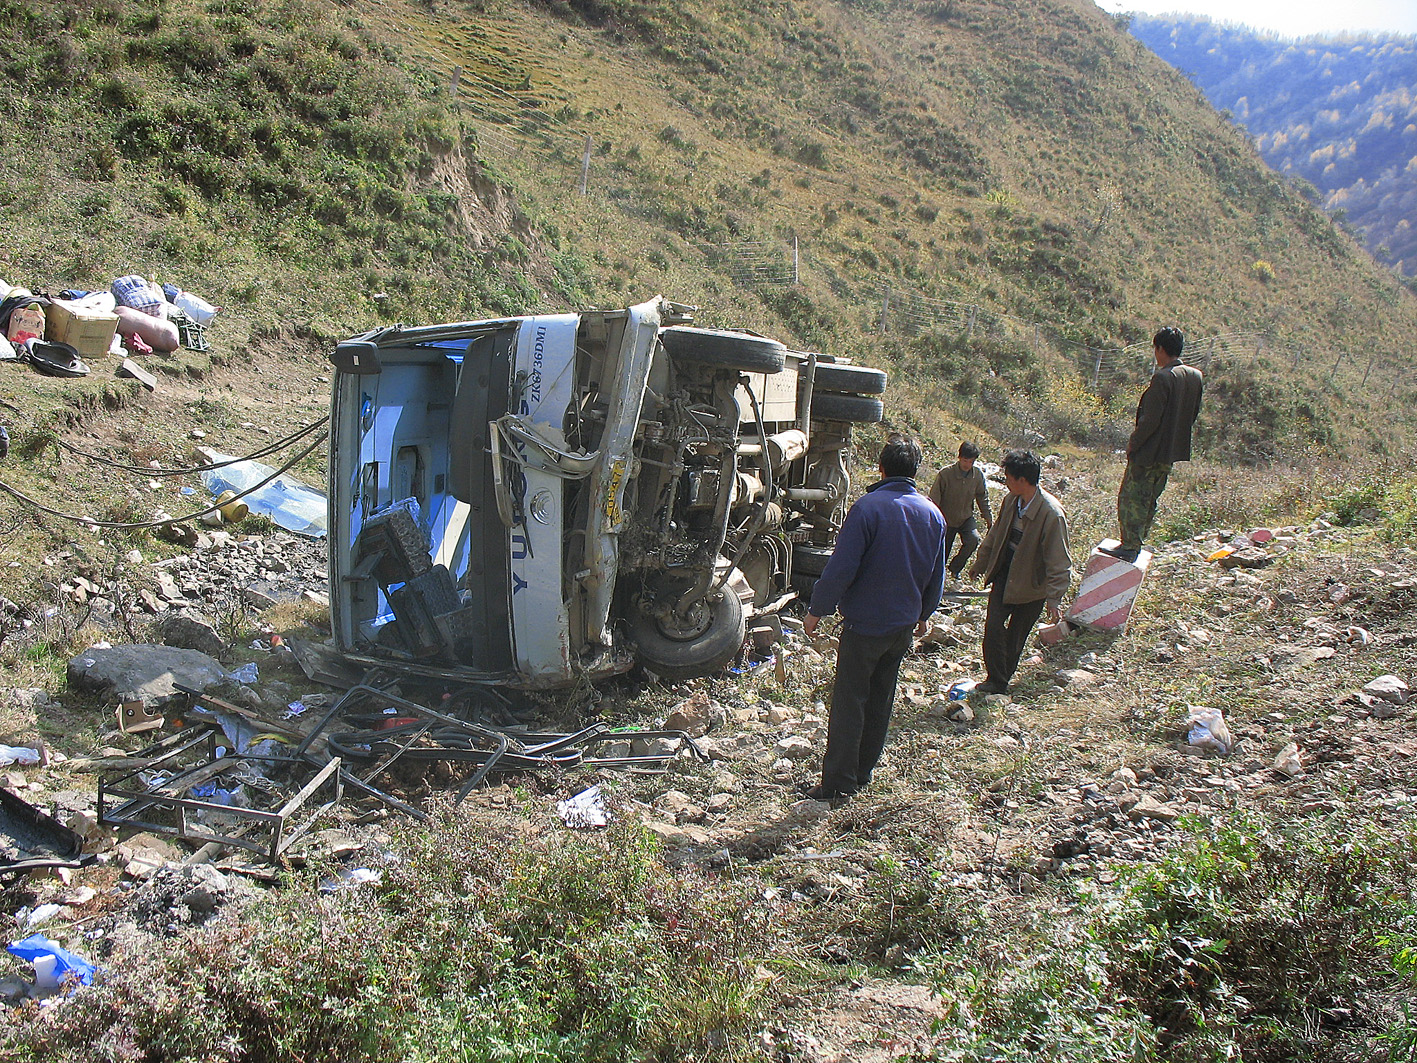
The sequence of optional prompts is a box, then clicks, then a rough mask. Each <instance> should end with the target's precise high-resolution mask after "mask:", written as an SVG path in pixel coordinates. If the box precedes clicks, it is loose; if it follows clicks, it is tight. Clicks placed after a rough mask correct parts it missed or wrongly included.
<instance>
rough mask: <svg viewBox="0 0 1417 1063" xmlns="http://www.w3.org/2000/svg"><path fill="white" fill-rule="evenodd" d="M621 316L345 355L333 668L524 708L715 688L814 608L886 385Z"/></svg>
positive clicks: (336, 465)
mask: <svg viewBox="0 0 1417 1063" xmlns="http://www.w3.org/2000/svg"><path fill="white" fill-rule="evenodd" d="M692 313H693V308H691V307H686V306H682V305H679V304H676V303H672V302H669V301H667V300H665V299H663V298H656V299H652V300H650V301H649V302H645V303H642V304H640V305H638V306H633V307H630V308H628V309H620V310H587V311H584V312H581V313H567V314H547V315H534V316H526V317H514V318H499V319H495V320H488V321H469V322H461V323H457V324H446V325H430V326H422V327H404V326H394V327H390V328H384V329H379V330H376V331H373V332H367V333H364V334H363V335H360V336H357V337H354V338H352V339H349V340H346V341H344V342H342V343H340V344H338V346H337V347H336V349H335V350H334V352H333V353H332V355H331V361H332V362H333V364H334V366H335V369H336V373H335V376H334V387H333V400H332V407H331V421H330V464H329V470H330V482H329V507H330V508H329V542H330V565H329V580H330V603H331V618H332V622H333V628H334V638H335V642H336V645H337V647H338V649H339V651H340V652H341V653H342V654H343V655H344V656H346V657H348V658H351V659H353V660H355V661H358V662H362V663H364V664H366V665H368V666H371V667H372V666H377V665H390V664H395V665H397V666H398V667H400V668H402V669H405V670H408V671H412V672H414V673H418V674H423V675H426V676H428V677H431V678H444V679H447V680H450V681H455V682H456V681H462V682H474V683H476V682H481V683H497V684H506V685H510V686H517V687H522V688H526V689H539V688H548V687H555V686H559V685H563V684H567V683H571V682H573V681H575V680H577V679H578V678H580V677H587V678H590V679H595V678H599V677H602V676H606V675H610V674H613V673H616V672H621V671H625V670H626V669H628V668H630V667H632V666H633V665H634V664H635V663H636V662H638V663H640V664H642V665H643V666H644V667H645V668H646V669H648V670H649V671H651V672H653V673H654V674H655V675H657V676H659V677H660V678H662V679H665V680H680V679H687V678H691V677H694V676H699V675H707V674H710V673H713V672H715V671H717V670H720V669H722V668H723V667H725V665H727V664H728V663H730V662H731V661H733V659H734V658H735V657H736V656H737V654H738V653H739V652H740V649H741V647H742V645H743V642H744V636H745V621H746V620H747V619H750V618H751V617H752V616H753V615H754V614H755V613H756V612H758V611H768V610H773V609H776V608H779V607H780V606H781V605H782V604H783V603H784V602H786V601H788V600H790V598H791V595H792V592H793V591H794V590H796V591H799V592H804V593H805V592H807V591H809V590H810V587H811V584H812V583H813V582H814V581H815V579H816V577H817V575H818V574H819V573H820V572H821V570H822V567H823V565H824V564H825V562H826V559H827V558H828V557H829V556H830V554H831V549H832V545H833V543H834V541H835V535H836V531H837V529H838V528H839V526H840V521H841V519H842V517H843V515H844V513H845V509H846V503H847V497H848V493H849V490H850V476H849V473H848V453H849V447H850V433H851V424H852V423H854V422H876V421H879V420H881V417H882V404H881V400H880V398H878V397H877V396H879V395H880V394H881V393H882V392H883V391H884V389H885V383H886V376H885V373H883V372H881V371H880V370H877V369H872V368H868V367H864V366H856V365H850V364H847V363H845V362H843V361H837V360H834V359H832V358H830V357H829V356H826V355H821V354H812V353H802V352H797V351H790V350H788V349H787V348H786V347H785V346H784V345H783V344H781V343H779V342H777V341H776V340H772V339H768V338H766V337H763V336H759V335H755V334H752V333H749V332H735V331H724V330H714V329H703V328H695V327H692V326H691V324H690V322H691V321H692V319H693V318H692Z"/></svg>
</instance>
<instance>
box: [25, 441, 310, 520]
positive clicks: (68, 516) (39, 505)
mask: <svg viewBox="0 0 1417 1063" xmlns="http://www.w3.org/2000/svg"><path fill="white" fill-rule="evenodd" d="M324 441H325V437H324V436H321V437H319V438H318V439H316V440H315V442H313V443H311V444H310V445H309V446H308V447H306V448H305V449H304V450H302V451H301V452H300V453H299V454H297V455H295V457H293V458H291V459H290V460H289V461H288V462H286V463H285V464H284V465H282V466H281V467H280V468H279V469H277V470H276V471H275V472H273V473H271V474H270V475H269V476H267V477H266V478H265V479H264V480H262V481H261V482H260V483H258V484H256V485H255V486H254V487H248V488H247V489H246V490H244V491H242V492H240V493H239V494H236V495H233V496H232V497H231V498H228V499H227V500H226V501H225V502H222V503H221V504H220V505H218V504H217V503H215V502H213V503H212V504H211V505H210V506H207V507H206V508H205V509H199V510H197V511H196V512H194V513H187V514H184V515H183V516H180V517H168V518H167V519H166V520H145V521H137V522H133V523H127V522H123V521H113V520H95V519H94V518H92V517H80V516H77V515H75V514H73V513H65V512H63V511H62V510H58V509H51V508H50V507H49V506H46V505H45V504H44V503H43V502H39V501H36V500H35V499H33V498H31V497H30V496H29V495H27V494H25V493H24V492H23V491H21V490H19V489H18V488H14V487H11V486H10V485H9V484H7V483H5V482H4V481H3V480H0V491H4V492H5V493H6V494H8V495H12V496H13V497H15V498H17V499H19V500H20V501H21V502H24V503H26V504H27V505H30V506H33V507H34V508H35V509H37V510H39V511H40V512H42V513H48V514H49V515H50V516H52V517H58V518H60V519H61V520H71V521H73V522H74V523H76V524H83V525H86V526H87V527H90V528H114V529H117V530H120V531H136V530H138V529H140V528H161V527H162V526H163V525H166V524H182V523H184V522H186V521H189V520H196V519H197V518H198V517H202V516H205V515H206V514H208V513H215V512H216V511H217V510H218V509H220V508H221V507H222V506H225V505H227V504H229V503H231V502H235V501H237V500H238V499H242V498H245V497H246V496H247V495H249V494H253V493H255V492H256V491H259V490H260V489H261V488H263V487H265V486H266V485H267V484H269V483H271V482H272V481H273V480H275V479H276V478H277V477H279V476H280V475H281V474H282V473H285V472H289V471H290V470H291V469H292V468H293V467H294V466H295V465H296V464H297V463H298V462H300V461H301V460H302V459H303V458H305V456H306V455H308V454H310V453H312V452H313V451H314V450H315V448H316V447H318V446H320V445H321V444H322V443H324ZM241 460H245V459H241Z"/></svg>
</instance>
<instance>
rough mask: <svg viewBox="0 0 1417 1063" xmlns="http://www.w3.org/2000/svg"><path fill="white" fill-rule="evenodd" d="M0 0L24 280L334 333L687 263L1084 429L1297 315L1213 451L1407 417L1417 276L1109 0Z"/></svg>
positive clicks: (1218, 417)
mask: <svg viewBox="0 0 1417 1063" xmlns="http://www.w3.org/2000/svg"><path fill="white" fill-rule="evenodd" d="M0 14H3V16H4V17H5V19H6V22H7V25H9V26H11V27H12V32H11V33H10V34H9V35H8V36H7V39H6V41H5V42H4V43H3V45H0V69H3V72H4V73H3V78H4V82H5V88H6V91H5V92H4V93H3V94H0V114H3V117H4V119H5V122H6V126H7V128H8V129H9V130H10V135H9V136H8V137H7V138H6V139H5V143H4V145H3V147H0V174H3V178H4V180H3V182H0V188H3V191H0V204H2V205H3V207H4V209H5V211H6V214H7V216H8V217H10V218H11V219H12V224H13V226H14V227H15V228H14V230H13V236H12V239H11V240H10V241H8V242H7V249H6V250H5V252H3V253H0V277H3V278H5V279H6V280H9V281H11V282H13V283H24V284H27V285H30V286H48V287H51V288H59V287H66V286H74V287H90V286H99V285H102V284H104V283H106V282H107V280H108V279H110V278H111V277H112V276H113V275H116V274H119V273H123V272H128V271H130V270H138V271H141V272H145V273H150V274H153V275H155V276H157V277H159V278H160V279H164V280H173V281H176V282H177V283H179V284H180V285H181V286H183V287H187V288H191V289H193V290H195V291H198V292H201V293H203V294H205V295H206V296H207V297H208V298H210V299H212V300H213V301H216V302H221V303H224V304H225V305H226V306H227V308H228V311H229V313H228V318H227V320H228V322H231V323H239V322H244V323H246V324H248V325H255V326H257V327H259V328H262V329H268V328H271V327H274V326H276V325H280V324H286V323H288V324H293V325H296V326H298V327H301V328H307V329H311V330H313V332H314V333H315V334H316V335H320V336H333V335H338V334H340V333H343V332H348V331H351V330H354V329H360V328H364V327H368V326H369V325H371V324H374V323H377V322H379V321H398V320H404V321H431V320H437V319H447V318H455V317H466V316H470V315H475V314H485V313H501V312H519V311H522V310H527V309H535V308H543V307H564V306H566V305H568V304H576V303H585V302H595V303H601V304H605V303H612V302H621V301H623V300H627V299H632V298H639V297H643V296H645V295H648V294H650V293H652V292H654V291H664V292H666V293H668V294H670V295H672V296H673V297H675V298H679V299H681V300H685V301H691V302H697V303H701V304H703V305H704V306H705V307H707V308H708V310H707V317H708V319H709V320H711V321H714V322H720V323H726V322H731V323H734V324H741V325H748V326H752V327H757V328H759V329H762V330H764V331H770V332H773V333H775V334H780V335H783V336H784V337H785V338H787V339H789V340H792V341H795V342H797V343H799V344H803V345H818V346H822V347H827V348H830V349H833V350H836V351H839V352H842V353H850V354H855V355H858V356H862V357H865V358H869V359H871V360H874V361H878V362H882V363H885V364H891V365H894V366H897V367H900V368H902V369H905V370H907V375H908V373H909V371H910V370H911V367H914V370H913V371H914V373H915V374H916V376H917V378H918V379H920V380H924V381H928V382H931V383H933V384H936V385H941V384H942V385H944V390H942V391H941V392H940V394H939V395H937V396H932V402H953V403H958V404H960V409H961V411H962V412H965V413H967V414H971V415H977V416H979V417H983V418H985V419H986V420H987V419H989V418H990V417H994V418H995V419H996V420H997V424H991V427H995V428H997V429H998V430H999V431H1000V432H1001V433H1003V434H1005V435H1008V436H1010V437H1020V436H1021V435H1022V434H1023V432H1024V431H1025V430H1026V429H1033V430H1039V429H1043V431H1042V434H1044V435H1046V436H1048V437H1050V438H1053V439H1057V438H1063V437H1071V438H1073V439H1074V440H1075V441H1078V442H1082V443H1087V444H1092V445H1097V444H1108V443H1111V442H1113V441H1114V440H1115V438H1116V436H1117V434H1118V431H1119V426H1121V425H1123V424H1124V422H1125V420H1126V417H1127V415H1128V408H1129V406H1130V402H1131V397H1132V395H1133V394H1134V392H1135V389H1136V387H1137V385H1138V384H1139V383H1140V381H1141V380H1142V379H1143V378H1144V373H1145V359H1144V355H1143V356H1133V354H1130V353H1129V354H1128V355H1127V356H1125V357H1122V356H1121V355H1120V352H1121V351H1122V349H1123V348H1125V347H1127V346H1128V345H1129V344H1134V343H1137V342H1139V341H1143V340H1145V338H1146V337H1148V336H1149V335H1150V334H1151V332H1152V331H1153V330H1154V328H1155V327H1156V326H1157V325H1159V324H1160V323H1163V322H1177V323H1179V324H1180V325H1181V326H1182V327H1183V328H1184V329H1186V331H1187V332H1188V333H1190V334H1191V335H1192V336H1194V337H1212V336H1219V335H1229V334H1233V333H1247V334H1249V333H1265V334H1267V335H1268V337H1269V342H1270V349H1271V350H1272V351H1273V352H1274V353H1273V354H1272V355H1271V356H1268V357H1266V358H1260V359H1257V360H1256V359H1253V358H1252V359H1247V360H1239V361H1236V362H1235V364H1230V365H1226V364H1217V365H1216V366H1214V369H1215V374H1214V375H1215V386H1214V388H1213V392H1212V402H1211V404H1210V407H1209V411H1208V415H1207V421H1208V424H1207V425H1206V426H1204V427H1203V433H1204V434H1205V436H1206V439H1207V444H1208V446H1210V448H1211V449H1212V450H1213V451H1215V452H1218V453H1230V454H1232V455H1235V456H1241V457H1247V458H1251V459H1254V458H1259V459H1265V458H1272V457H1275V456H1277V455H1279V454H1282V453H1284V452H1287V451H1292V450H1294V449H1296V448H1300V447H1303V446H1307V445H1312V444H1318V445H1333V444H1339V445H1343V444H1347V443H1350V442H1353V441H1355V440H1361V441H1362V443H1363V444H1364V446H1365V447H1366V446H1371V447H1373V448H1374V449H1377V450H1379V451H1383V450H1387V451H1391V450H1392V449H1394V448H1401V447H1402V446H1403V445H1404V443H1405V440H1406V438H1407V434H1408V431H1409V425H1408V423H1407V418H1406V415H1405V414H1403V415H1401V416H1399V417H1397V418H1393V417H1390V416H1389V411H1390V410H1391V409H1393V408H1397V409H1399V410H1404V411H1405V410H1406V409H1409V408H1410V407H1411V405H1412V404H1411V401H1410V400H1411V398H1412V396H1411V394H1410V390H1411V388H1410V384H1406V383H1405V382H1404V381H1403V380H1402V379H1401V377H1400V376H1399V375H1398V374H1399V371H1400V369H1401V368H1402V363H1401V362H1400V361H1399V352H1400V351H1401V346H1400V344H1399V338H1400V337H1405V336H1406V335H1409V334H1410V333H1411V332H1412V330H1413V327H1414V325H1417V300H1414V298H1413V296H1412V295H1411V294H1410V293H1408V292H1405V291H1403V290H1402V289H1401V288H1400V286H1399V285H1398V284H1397V283H1396V281H1395V280H1394V279H1393V278H1392V277H1391V276H1389V275H1387V274H1385V273H1384V272H1383V271H1381V270H1379V269H1377V268H1375V267H1374V265H1373V263H1372V262H1371V261H1369V260H1368V259H1367V257H1366V256H1365V255H1363V254H1362V253H1361V252H1360V251H1359V250H1358V249H1357V248H1356V246H1355V245H1354V243H1353V242H1352V241H1351V240H1350V239H1349V238H1348V237H1347V236H1346V235H1345V234H1344V233H1342V232H1341V231H1338V230H1336V229H1335V228H1334V227H1333V226H1332V225H1331V224H1330V223H1329V222H1328V220H1327V219H1326V218H1325V217H1324V216H1323V215H1322V214H1321V213H1320V212H1319V211H1318V210H1316V209H1315V208H1314V207H1312V206H1311V205H1309V204H1308V203H1306V202H1305V201H1304V200H1303V199H1302V198H1300V197H1299V196H1296V195H1295V194H1294V193H1293V192H1292V191H1290V189H1289V188H1288V187H1287V186H1286V185H1285V184H1284V183H1283V182H1281V181H1279V180H1278V179H1277V178H1275V177H1274V176H1273V175H1272V174H1270V173H1269V172H1268V171H1267V170H1266V169H1265V168H1264V166H1263V164H1262V162H1261V161H1260V159H1259V158H1258V156H1257V155H1256V154H1255V152H1254V150H1253V149H1252V148H1251V146H1250V145H1249V144H1248V143H1247V142H1246V140H1245V139H1244V137H1243V136H1242V135H1241V134H1239V133H1238V132H1237V131H1235V130H1234V129H1232V128H1231V127H1230V126H1229V125H1228V124H1227V123H1226V122H1224V121H1223V120H1222V119H1221V118H1220V117H1219V116H1218V115H1216V114H1215V112H1214V111H1212V110H1211V109H1210V108H1209V106H1208V105H1206V104H1205V102H1204V100H1203V99H1202V98H1201V97H1200V95H1199V94H1198V93H1197V91H1196V90H1195V89H1194V88H1193V87H1192V86H1191V85H1190V84H1189V83H1188V82H1187V81H1186V80H1185V79H1184V78H1182V77H1181V76H1180V75H1179V74H1177V73H1176V72H1174V71H1173V70H1171V69H1170V68H1169V67H1167V66H1166V65H1165V64H1164V63H1162V62H1161V61H1159V60H1158V59H1157V58H1156V57H1155V56H1153V55H1151V54H1150V53H1149V52H1148V51H1147V50H1146V49H1145V48H1144V47H1143V46H1141V45H1140V44H1139V43H1138V42H1136V41H1135V40H1133V39H1132V38H1131V37H1130V36H1128V35H1127V34H1126V33H1125V32H1124V31H1123V29H1122V27H1121V26H1119V25H1118V24H1117V23H1115V22H1114V21H1113V20H1111V19H1110V18H1108V17H1106V16H1105V15H1103V14H1102V13H1100V12H1099V11H1097V10H1096V9H1095V8H1094V6H1093V5H1092V4H1090V3H1087V2H1086V0H1034V2H1031V3H1027V4H1022V5H1014V4H1004V3H999V2H995V0H928V2H920V3H911V2H895V3H881V2H854V3H844V4H840V3H827V2H823V0H780V2H776V3H772V4H768V5H763V4H761V3H753V4H748V3H746V2H742V3H739V2H733V0H721V2H718V3H714V4H710V5H699V6H696V7H695V8H693V9H692V10H689V11H685V10H682V9H681V8H680V7H679V6H678V5H673V4H670V3H668V2H658V0H625V2H617V0H606V2H590V0H583V2H561V0H555V2H548V3H542V2H533V3H531V4H527V5H514V4H510V3H503V2H500V0H484V2H477V3H466V2H439V3H434V4H412V3H407V4H405V3H401V2H395V0H391V2H388V3H384V4H379V5H374V6H360V7H356V6H353V5H342V4H337V3H330V2H325V0H291V2H267V0H253V2H251V3H247V4H241V5H229V4H219V3H212V4H202V3H194V2H184V0H173V2H170V3H166V4H162V5H157V6H145V7H136V6H133V5H124V4H117V3H68V4H65V3H59V4H48V5H40V4H35V3H15V2H12V0H6V2H5V3H3V4H0ZM587 149H588V165H586V166H585V168H584V169H583V162H585V161H587ZM583 178H584V180H585V186H586V194H584V195H582V194H580V190H579V186H580V184H581V181H582V179H583ZM794 279H795V282H796V283H793V281H794ZM1006 326H1007V327H1006ZM1098 352H1110V353H1109V354H1108V357H1107V358H1105V359H1097V360H1096V361H1094V358H1093V355H1094V354H1095V353H1098ZM1080 366H1082V367H1085V368H1084V369H1083V370H1082V371H1081V373H1080V372H1079V367H1080ZM1104 366H1105V369H1106V371H1105V372H1100V371H1099V369H1100V368H1102V367H1104ZM1334 366H1336V368H1331V367H1334ZM1360 381H1361V382H1362V385H1361V386H1360V383H1359V382H1360ZM1084 385H1085V386H1084ZM1080 392H1081V393H1084V394H1081V395H1080ZM1080 400H1081V401H1080ZM897 405H898V406H900V405H901V404H900V403H897ZM1000 410H1006V411H1008V415H1007V416H1006V417H998V416H997V411H1000ZM1222 425H1223V426H1224V427H1225V430H1224V431H1219V430H1218V429H1219V428H1220V426H1222Z"/></svg>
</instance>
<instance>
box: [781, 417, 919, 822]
mask: <svg viewBox="0 0 1417 1063" xmlns="http://www.w3.org/2000/svg"><path fill="white" fill-rule="evenodd" d="M919 468H920V446H919V445H918V444H917V443H916V442H915V441H914V440H911V439H901V438H892V439H891V441H890V442H889V443H887V444H886V446H885V449H884V450H882V451H881V479H880V481H879V482H877V483H874V484H872V485H871V486H870V487H868V488H866V493H865V494H864V495H863V496H862V497H861V498H860V499H859V500H858V501H857V502H856V504H855V505H854V506H852V507H851V511H850V512H849V513H847V515H846V520H845V521H843V522H842V526H841V532H840V533H839V534H838V535H837V537H836V550H835V551H834V552H833V553H832V556H831V560H830V561H828V562H827V565H826V568H825V569H823V570H822V574H821V576H820V577H819V578H818V579H817V583H816V586H815V587H814V588H813V589H812V604H811V607H810V608H809V609H808V612H807V619H806V621H805V622H804V623H803V625H802V630H803V632H804V633H805V634H806V635H807V637H808V638H811V637H812V636H813V635H814V634H815V633H816V630H817V624H818V623H819V622H820V620H821V618H822V617H824V616H831V615H832V614H833V613H835V612H836V611H837V608H838V607H840V609H841V615H842V625H841V638H840V640H839V643H838V647H837V656H836V681H835V683H834V685H833V686H832V705H831V717H830V719H829V720H828V723H827V752H826V756H825V757H823V758H822V778H821V781H820V782H818V783H817V784H816V785H814V786H810V787H806V788H805V789H804V791H803V792H804V793H805V795H806V796H807V797H809V798H811V799H812V800H814V801H830V800H835V799H838V798H843V797H849V796H851V795H852V794H854V793H855V792H856V791H857V790H859V789H861V788H862V787H863V786H865V785H866V784H867V783H869V782H870V781H871V772H872V770H873V769H874V768H875V766H876V762H877V761H878V760H880V758H881V751H882V750H883V749H884V748H885V745H886V731H887V729H888V728H889V726H890V719H891V709H892V707H893V706H894V705H895V684H896V677H897V676H898V675H899V673H900V662H901V660H902V659H903V658H904V657H905V655H906V653H907V651H909V649H910V644H911V635H912V633H916V634H924V631H925V622H926V620H928V619H929V617H930V614H931V613H933V612H934V611H935V607H936V606H938V605H939V604H940V596H941V595H942V594H943V593H944V589H945V551H944V542H945V521H944V518H943V517H941V516H940V511H939V510H938V509H936V508H935V506H934V504H933V503H931V501H930V500H929V499H928V498H926V497H925V496H924V495H922V494H921V493H920V492H919V490H917V488H916V486H915V473H916V471H917V470H918V469H919Z"/></svg>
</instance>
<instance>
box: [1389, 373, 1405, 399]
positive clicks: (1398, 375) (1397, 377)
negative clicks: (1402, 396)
mask: <svg viewBox="0 0 1417 1063" xmlns="http://www.w3.org/2000/svg"><path fill="white" fill-rule="evenodd" d="M1401 379H1402V374H1401V373H1394V374H1393V375H1392V387H1390V388H1388V389H1387V397H1388V398H1389V399H1391V398H1392V393H1393V392H1394V391H1396V390H1397V382H1398V381H1399V380H1401Z"/></svg>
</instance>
